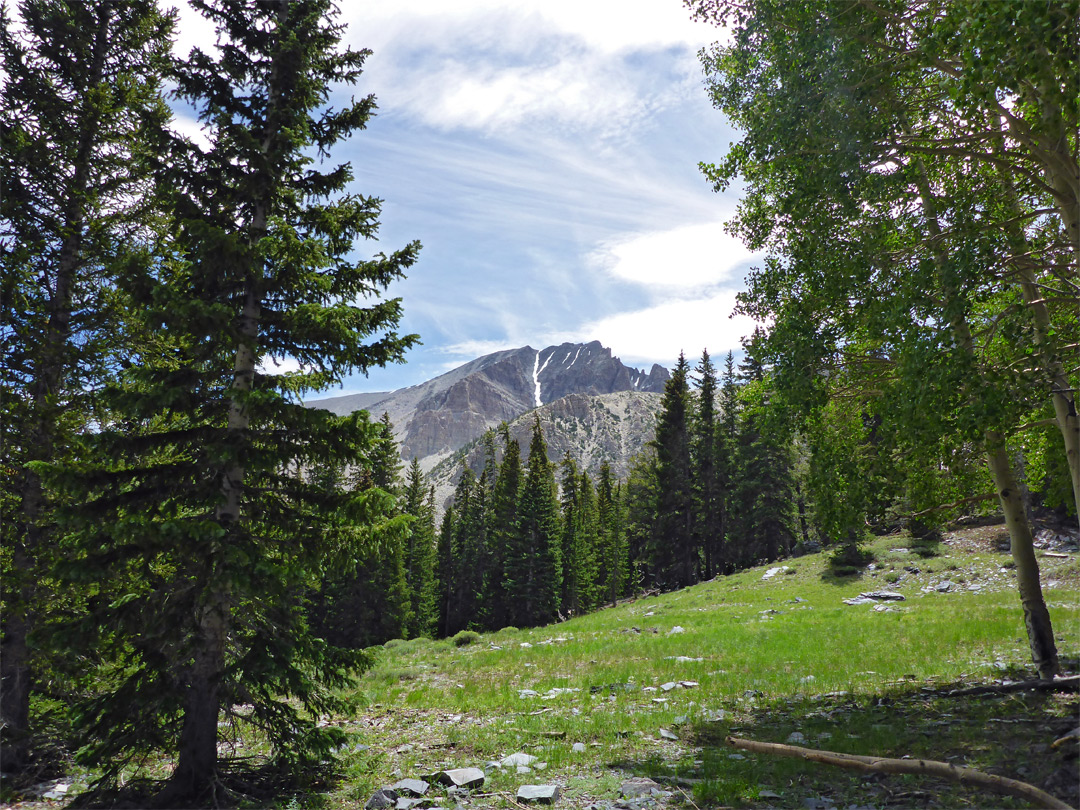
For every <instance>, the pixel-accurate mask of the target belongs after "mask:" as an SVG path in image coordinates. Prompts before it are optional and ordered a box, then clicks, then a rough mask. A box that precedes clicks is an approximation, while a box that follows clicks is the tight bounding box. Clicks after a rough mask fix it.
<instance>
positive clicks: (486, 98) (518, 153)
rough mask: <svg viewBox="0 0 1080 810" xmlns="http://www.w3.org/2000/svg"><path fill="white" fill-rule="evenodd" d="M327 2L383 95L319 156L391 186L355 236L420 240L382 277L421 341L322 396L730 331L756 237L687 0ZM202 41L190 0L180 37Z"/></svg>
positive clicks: (370, 182) (673, 343)
mask: <svg viewBox="0 0 1080 810" xmlns="http://www.w3.org/2000/svg"><path fill="white" fill-rule="evenodd" d="M340 5H341V7H342V15H341V18H340V19H341V21H342V22H345V23H346V24H347V25H348V32H347V35H346V41H347V42H348V44H349V45H351V46H353V47H355V48H369V49H371V50H372V51H373V55H372V56H371V57H370V58H369V60H368V62H367V65H366V70H365V73H364V76H363V78H362V80H361V83H360V85H359V87H358V88H356V89H355V93H356V95H358V96H359V95H366V94H367V93H374V94H375V96H376V97H377V99H378V105H379V112H378V115H377V116H376V117H375V118H374V119H373V120H372V121H371V122H370V123H369V125H368V128H367V129H366V130H365V131H362V132H357V133H355V134H354V135H353V137H352V138H351V139H350V140H349V141H348V142H347V143H342V144H339V146H338V148H337V149H336V150H335V152H334V154H333V156H332V157H333V158H334V159H335V160H336V161H348V162H350V163H351V164H352V166H353V170H354V173H355V176H356V179H355V183H354V185H355V191H357V192H359V193H363V194H367V195H375V196H378V197H381V198H382V199H383V200H384V206H383V215H382V218H381V221H382V226H381V229H380V234H379V240H378V242H376V243H371V242H369V243H366V244H358V245H357V250H358V252H359V253H360V254H361V255H364V254H372V253H375V252H377V251H380V250H384V251H387V252H389V251H391V250H394V249H396V248H398V247H401V246H403V245H404V244H405V243H407V242H408V241H410V240H412V239H419V240H420V241H421V242H422V243H423V245H424V248H423V250H422V251H421V255H420V260H419V262H418V263H417V264H416V265H415V266H414V267H413V268H412V270H411V272H410V275H409V278H408V279H407V280H405V281H402V282H400V283H396V284H395V285H394V286H393V287H392V288H391V290H390V291H389V294H390V295H392V296H400V297H401V298H402V299H403V302H404V308H405V317H404V320H403V322H402V325H401V326H402V331H403V332H415V333H418V334H419V335H420V337H421V340H422V341H423V345H422V346H420V347H417V348H415V349H413V350H412V351H411V352H410V353H409V356H408V363H407V364H406V365H402V366H392V367H389V368H386V369H374V370H372V372H371V374H370V376H369V377H368V378H364V377H363V376H357V377H355V378H353V379H350V380H348V381H347V382H346V383H345V385H344V387H343V389H342V390H341V391H340V392H339V391H330V392H327V395H336V394H337V393H351V392H357V391H380V390H391V389H395V388H400V387H403V386H406V385H412V384H415V383H419V382H422V381H424V380H426V379H430V378H431V377H433V376H436V375H437V374H440V373H442V372H443V371H446V370H449V369H450V368H453V367H455V366H458V365H460V364H462V363H464V362H468V361H469V360H471V359H473V358H475V357H478V356H480V355H481V354H485V353H488V352H491V351H495V350H498V349H505V348H515V347H518V346H524V345H531V346H533V347H534V348H542V347H544V346H547V345H551V344H556V343H561V342H564V341H589V340H600V341H601V342H602V343H603V344H604V345H606V346H608V347H610V348H611V349H612V351H613V352H614V354H615V355H616V356H619V357H621V358H622V360H623V361H624V362H625V363H627V364H629V365H635V366H639V367H645V368H648V367H649V366H651V364H652V363H654V362H657V363H661V364H663V365H666V366H671V365H672V364H673V362H674V360H675V358H676V357H677V355H678V353H679V351H680V349H682V350H685V351H686V353H687V356H688V357H691V358H696V357H697V356H699V355H700V353H701V350H702V348H706V347H707V348H708V350H709V352H710V354H712V355H713V356H714V357H720V356H721V355H723V354H724V353H726V352H727V351H728V349H738V348H739V339H740V337H741V336H742V335H744V334H746V333H748V332H749V331H750V330H751V329H752V324H750V322H749V321H748V320H747V319H745V318H734V319H732V318H730V317H729V316H730V314H731V308H732V305H733V302H734V295H735V293H736V292H737V291H738V290H739V289H740V288H741V286H742V280H743V278H744V276H745V274H746V270H747V269H748V268H749V266H750V264H751V262H752V257H750V256H749V255H748V254H747V252H746V250H745V248H744V247H743V246H742V245H741V243H739V242H738V241H737V240H734V239H732V238H731V237H730V236H728V235H726V234H725V233H724V230H723V223H724V221H725V220H726V219H727V218H729V217H730V216H731V215H732V213H733V212H734V210H735V205H736V203H737V190H733V191H729V192H728V193H727V194H725V195H718V194H716V193H714V192H713V191H712V190H711V188H710V187H709V184H708V183H707V181H706V180H705V178H704V177H703V176H702V175H701V173H700V171H699V170H698V163H699V161H705V162H711V161H715V160H718V159H720V158H721V157H722V156H723V154H724V151H725V149H726V147H727V144H728V143H729V141H730V140H731V139H732V138H733V137H734V136H733V133H732V131H731V129H730V127H729V126H728V124H727V122H726V121H725V119H724V117H723V116H722V115H721V114H720V113H719V112H717V111H715V110H713V109H712V107H711V105H710V102H709V99H708V97H707V96H706V94H705V90H704V88H703V86H702V76H701V68H700V65H699V63H698V60H697V55H696V54H697V51H698V49H699V48H701V47H702V46H704V45H707V44H709V43H711V42H713V41H715V40H716V39H719V38H720V37H721V36H722V33H723V32H721V31H720V30H719V29H716V28H714V27H712V26H709V25H706V24H703V23H696V22H692V21H691V20H690V18H689V13H688V12H687V11H686V10H685V9H684V8H683V6H682V4H681V3H680V2H679V0H647V2H642V3H635V4H626V3H623V2H608V0H574V1H573V2H563V0H536V1H535V2H534V1H533V0H515V2H513V3H499V2H493V1H489V0H462V1H461V2H457V1H456V0H455V1H450V2H447V0H443V1H442V2H438V1H437V0H397V2H385V0H381V1H378V2H375V1H372V2H369V1H368V0H360V1H355V0H343V2H341V4H340ZM209 42H213V33H212V30H208V29H207V27H206V23H205V22H204V21H203V20H201V18H198V17H197V16H192V15H191V14H190V12H187V11H186V10H185V11H184V13H183V14H182V17H181V26H180V32H179V38H178V42H177V48H178V49H179V50H181V51H182V52H184V53H186V52H187V49H189V48H190V47H191V45H194V44H200V45H203V46H204V47H205V45H206V44H208V43H209ZM182 124H183V122H182ZM287 365H288V362H287V361H286V363H285V364H284V367H287Z"/></svg>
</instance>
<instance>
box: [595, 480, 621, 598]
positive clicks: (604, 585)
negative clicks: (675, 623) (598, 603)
mask: <svg viewBox="0 0 1080 810" xmlns="http://www.w3.org/2000/svg"><path fill="white" fill-rule="evenodd" d="M622 511H623V510H622V504H621V502H620V499H619V492H618V490H617V489H616V484H615V480H614V476H613V475H612V473H611V465H610V464H609V463H608V462H607V461H604V462H603V464H601V465H600V478H599V481H598V482H597V486H596V522H597V541H596V582H597V588H598V594H599V598H600V600H602V601H605V602H609V603H610V604H612V605H614V604H615V603H616V602H617V601H618V599H619V597H620V596H622V595H623V593H624V589H625V587H626V583H627V581H628V578H629V560H628V558H627V547H626V534H625V530H624V528H623V521H622Z"/></svg>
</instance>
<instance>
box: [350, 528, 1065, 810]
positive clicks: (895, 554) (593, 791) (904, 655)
mask: <svg viewBox="0 0 1080 810" xmlns="http://www.w3.org/2000/svg"><path fill="white" fill-rule="evenodd" d="M899 548H909V549H910V541H907V540H906V538H902V537H899V538H898V537H891V538H881V539H878V540H877V541H876V542H875V543H873V544H872V546H871V548H870V550H871V551H872V553H873V554H874V558H875V562H874V566H875V570H873V571H866V570H863V571H861V572H860V573H859V574H857V575H855V576H846V577H845V576H837V575H836V574H835V572H833V571H832V570H831V569H830V568H829V567H828V566H827V565H826V561H825V559H824V558H823V557H822V556H821V555H814V556H811V557H803V558H799V559H796V560H793V561H788V562H787V564H788V565H789V566H790V567H791V568H792V569H794V570H792V571H788V572H785V573H783V574H777V575H776V576H774V577H773V578H771V579H769V580H763V579H762V575H763V573H764V570H765V567H762V568H758V569H753V570H750V571H746V572H742V573H740V574H737V575H735V576H731V577H726V578H722V579H718V580H715V581H713V582H709V583H704V584H702V585H698V586H696V587H694V588H690V589H687V590H685V591H680V592H675V593H670V594H662V595H658V596H652V597H648V598H645V599H640V600H637V601H633V602H629V603H625V604H621V605H619V606H618V607H615V608H610V609H606V610H603V611H599V612H597V613H594V614H591V615H588V616H583V617H579V618H575V619H572V620H570V621H566V622H563V623H561V624H558V625H554V626H551V627H545V628H536V629H531V630H516V629H513V628H511V629H507V630H503V631H500V632H498V633H492V634H487V635H484V636H483V637H482V638H481V639H480V640H478V641H475V642H474V643H472V644H469V645H467V646H464V647H454V646H452V645H450V644H448V643H447V642H432V641H424V640H416V641H412V642H409V643H408V644H397V645H393V646H392V647H391V648H390V649H385V650H382V651H381V652H380V654H379V660H378V663H377V664H376V666H375V667H374V669H372V670H371V671H370V672H369V673H367V674H366V675H365V676H364V677H363V679H362V680H361V682H360V684H359V689H360V691H361V692H362V693H363V695H364V697H365V699H366V700H365V702H366V704H367V705H368V707H369V708H368V709H367V710H366V713H365V716H363V717H358V718H351V719H346V720H345V722H346V724H347V725H348V727H349V728H350V729H351V730H355V733H356V735H357V739H358V740H359V739H362V740H363V742H364V743H366V744H368V745H370V746H371V749H370V750H371V752H376V751H377V752H378V753H368V754H365V755H364V756H365V757H366V758H367V759H368V760H377V761H378V763H379V765H378V767H376V768H374V769H373V772H372V773H373V776H374V777H375V778H374V780H373V781H371V780H369V781H368V782H366V783H365V789H366V788H367V786H375V787H377V786H378V785H377V784H376V783H378V782H379V778H378V775H379V774H382V775H383V776H382V779H383V782H382V783H384V784H385V783H389V782H392V781H394V779H395V778H396V777H394V776H392V773H394V772H398V771H400V772H401V773H402V774H404V775H405V776H418V775H423V774H425V773H430V772H433V771H436V770H439V769H441V768H445V767H462V766H481V767H482V766H483V764H484V763H485V762H486V761H488V760H498V759H501V758H503V757H505V756H507V755H508V754H511V753H514V752H515V751H520V750H524V751H527V752H529V753H532V754H534V755H536V756H538V757H540V759H541V761H545V762H546V763H547V765H548V767H547V770H546V771H544V772H543V773H534V774H525V775H518V774H516V773H506V772H503V773H499V772H494V773H493V774H491V775H489V782H488V784H487V785H486V786H485V788H484V791H485V793H490V794H501V793H512V792H513V791H514V790H516V787H517V786H518V785H520V784H523V783H527V782H539V781H552V780H554V781H557V782H559V783H560V784H561V785H563V787H564V788H565V789H566V798H565V799H564V800H563V801H564V802H568V803H571V804H579V805H584V804H585V803H587V802H588V801H592V800H604V799H608V800H610V799H614V798H617V791H618V785H619V783H620V780H622V779H624V778H626V777H628V776H629V775H648V776H651V777H652V778H656V779H658V780H659V781H663V782H665V783H666V784H667V785H668V786H669V787H671V788H672V789H673V790H675V797H674V798H678V799H680V800H682V801H684V802H687V807H689V806H690V805H689V803H688V802H689V801H691V800H692V801H693V802H694V803H695V804H697V805H698V806H699V807H706V806H720V805H737V806H762V807H764V806H766V805H767V804H768V803H769V802H770V801H771V802H773V803H776V802H780V806H787V804H784V803H785V802H788V803H790V804H792V805H794V806H801V798H796V797H798V796H801V797H807V796H817V795H825V796H829V797H830V798H833V799H835V800H836V801H838V802H839V801H840V800H841V799H842V798H843V799H845V800H850V801H851V802H855V803H860V804H873V803H874V802H875V801H877V802H880V801H882V800H883V799H884V798H887V797H888V796H894V797H896V796H899V797H900V800H901V803H900V804H899V805H897V804H896V802H895V801H894V802H893V804H891V805H890V806H905V805H904V804H903V803H902V800H903V796H904V795H906V794H910V797H911V801H912V804H913V805H919V804H920V801H922V800H921V798H920V797H921V795H922V793H923V792H925V791H927V790H929V791H930V792H931V793H933V794H934V795H935V796H938V797H939V798H940V800H941V801H943V802H944V804H943V805H941V806H958V807H962V806H979V801H980V799H979V797H972V796H971V794H970V791H969V790H967V789H961V788H957V787H954V786H947V785H944V784H943V783H942V784H933V785H931V786H930V787H929V788H928V787H927V784H928V783H927V780H914V779H910V778H899V777H890V778H889V782H888V784H887V785H883V784H878V783H877V782H876V781H871V782H867V781H866V780H865V779H863V778H862V777H861V776H859V775H851V774H849V773H847V772H838V771H830V770H825V769H822V767H821V766H808V765H806V764H805V763H800V762H797V761H793V760H773V761H769V760H768V759H766V758H762V757H759V756H755V755H751V754H746V755H745V758H743V759H738V758H736V759H732V758H730V757H731V755H732V754H733V753H735V752H734V750H733V749H731V748H728V747H727V746H725V745H724V744H723V738H724V737H725V736H726V735H727V734H729V733H737V734H742V735H745V736H748V737H752V738H755V739H765V740H770V741H775V742H783V741H784V740H785V739H786V738H787V736H788V735H789V734H791V733H792V732H793V731H796V730H799V731H800V732H801V733H803V734H804V735H805V736H806V737H807V739H808V740H809V742H808V743H807V744H808V745H810V746H811V747H815V746H816V747H821V748H826V749H830V750H840V751H850V752H852V753H865V754H880V755H885V756H903V755H905V754H909V755H912V756H922V757H927V758H936V759H949V758H952V759H953V760H954V761H957V762H961V763H963V764H967V765H971V766H973V767H988V768H990V769H992V770H994V771H995V772H1001V773H1004V774H1005V775H1010V776H1013V777H1014V778H1020V779H1024V778H1025V776H1024V774H1023V773H1017V772H1016V771H1015V770H1013V771H1009V770H1008V767H1009V765H1010V761H1011V764H1012V766H1013V767H1014V768H1015V767H1021V768H1024V769H1027V770H1031V769H1034V770H1033V771H1032V772H1031V773H1030V774H1029V775H1028V778H1029V779H1031V781H1033V782H1036V783H1038V781H1039V779H1040V778H1041V779H1042V780H1043V781H1046V780H1051V781H1052V776H1053V774H1052V773H1051V771H1052V770H1053V769H1054V768H1060V766H1061V765H1062V763H1061V761H1060V759H1061V757H1057V758H1054V757H1048V756H1041V757H1040V756H1029V757H1027V758H1023V762H1020V763H1019V765H1018V763H1017V753H1016V751H1017V749H1018V748H1019V749H1021V750H1023V749H1024V745H1027V746H1028V747H1029V749H1030V746H1036V750H1041V749H1038V746H1039V745H1043V746H1044V747H1045V745H1046V744H1048V743H1049V742H1051V741H1052V739H1049V738H1048V735H1049V734H1050V733H1051V732H1050V731H1048V728H1049V727H1053V728H1057V727H1058V726H1062V724H1064V725H1068V723H1069V722H1070V720H1069V718H1070V717H1071V716H1074V715H1075V714H1076V711H1077V702H1076V700H1075V698H1062V697H1060V696H1027V697H1022V698H1017V697H1010V698H1007V699H981V700H979V701H974V700H959V699H956V698H946V697H942V696H941V694H940V693H941V692H942V690H943V688H944V687H945V686H946V685H948V684H956V683H961V682H963V683H967V682H973V681H990V680H992V679H994V678H998V677H1001V676H1002V674H1003V672H1011V673H1013V674H1014V675H1016V674H1018V672H1019V671H1020V670H1026V669H1029V668H1030V667H1029V656H1028V652H1027V643H1026V637H1025V631H1024V626H1023V620H1022V615H1021V611H1020V604H1019V598H1018V596H1017V593H1016V590H1015V583H1014V576H1013V572H1012V571H1011V570H1010V569H1009V568H1008V566H1007V565H1006V563H1007V561H1008V557H1007V555H1002V554H998V553H989V552H987V553H965V552H961V551H954V550H950V548H949V546H948V545H947V544H943V545H942V546H941V548H940V549H939V551H940V556H938V557H935V558H933V559H929V560H928V559H924V558H922V557H919V556H918V555H917V554H916V553H915V552H914V551H912V550H908V551H898V550H897V549H899ZM1041 564H1042V567H1043V578H1044V582H1048V581H1050V580H1055V581H1056V582H1057V586H1056V587H1054V588H1052V589H1048V590H1047V591H1046V596H1047V601H1048V603H1049V606H1050V612H1051V617H1052V619H1053V621H1054V627H1055V633H1056V636H1057V639H1058V644H1059V648H1060V650H1061V652H1062V655H1063V657H1066V658H1070V657H1072V658H1075V657H1076V654H1077V651H1078V650H1080V632H1078V631H1080V626H1078V625H1080V623H1078V621H1077V620H1078V617H1080V616H1078V591H1077V587H1076V586H1077V581H1078V580H1080V566H1077V564H1076V562H1075V561H1074V560H1072V559H1060V558H1045V557H1044V558H1043V559H1042V560H1041ZM905 567H907V568H917V569H919V570H918V573H912V572H910V571H908V570H905ZM944 580H949V581H950V582H952V583H954V585H953V590H952V591H951V592H948V593H938V592H936V591H934V590H932V589H931V590H930V591H929V592H927V593H924V592H923V588H931V586H933V585H935V584H937V583H939V582H941V581H944ZM973 586H981V587H979V589H978V590H974V589H972V588H973ZM885 589H888V590H892V591H899V592H900V593H902V594H904V595H905V596H906V601H904V602H899V603H895V604H891V605H890V607H892V608H893V609H892V610H890V611H887V612H886V611H875V610H874V609H873V606H848V605H845V604H844V603H843V601H842V600H843V599H845V598H848V597H851V596H855V595H857V594H858V593H860V592H862V591H870V590H885ZM772 611H775V612H772ZM676 627H681V628H683V631H682V632H672V631H673V628H676ZM522 644H529V645H532V646H530V647H523V646H521V645H522ZM678 657H683V658H686V659H698V658H700V659H701V660H700V661H698V660H678ZM388 672H390V673H397V675H395V677H392V678H391V677H387V675H386V674H385V673H388ZM401 673H408V677H401ZM670 681H675V682H680V681H694V682H697V684H698V685H697V686H695V687H692V688H683V687H677V688H675V689H673V690H671V691H669V692H664V691H663V690H662V689H661V688H660V687H661V685H662V684H664V683H667V682H670ZM523 689H532V690H534V691H536V692H539V693H540V696H538V697H526V698H521V697H519V692H520V690H523ZM552 689H574V690H577V691H574V692H569V693H562V694H557V695H556V694H552V695H550V696H548V693H549V692H550V690H552ZM837 692H842V693H846V694H843V695H833V696H831V697H823V696H825V695H829V694H830V693H837ZM721 713H722V716H723V718H724V719H723V720H719V721H717V720H716V718H718V717H720V716H721ZM996 715H1001V716H1000V717H997V719H1009V720H1017V722H1015V723H1014V722H1009V723H993V722H990V720H991V719H993V717H992V716H996ZM841 718H842V719H841ZM1025 718H1028V719H1027V720H1025ZM1055 723H1056V724H1057V725H1056V726H1055ZM661 728H663V729H666V730H669V731H674V732H675V733H676V734H677V735H678V736H679V740H678V741H675V742H673V741H669V740H665V739H661V738H660V729H661ZM822 735H824V736H822ZM1025 735H1026V736H1025ZM1029 737H1030V739H1029ZM576 742H580V743H584V744H585V745H586V751H585V752H584V753H575V752H573V751H572V750H571V746H572V745H573V744H574V743H576ZM404 745H412V746H413V747H412V748H411V749H408V750H405V751H400V749H401V747H402V746H404ZM1073 762H1074V763H1075V760H1074V761H1073ZM1040 768H1041V770H1039V769H1040ZM1073 768H1074V770H1075V764H1074V765H1073ZM1073 781H1075V779H1074V780H1073ZM871 788H873V790H871ZM762 790H766V791H771V792H772V793H776V794H777V795H779V796H781V797H782V798H781V799H769V800H768V801H766V800H758V799H757V796H758V793H759V792H760V791H762ZM341 795H342V797H344V796H345V795H349V796H350V798H351V799H355V798H356V796H357V794H356V793H355V792H351V793H350V792H349V791H348V790H347V789H345V792H344V793H342V794H341ZM875 796H877V798H876V799H875V798H874V797H875ZM986 800H987V799H986V797H985V796H983V797H981V801H983V802H985V801H986ZM476 801H478V800H477V799H474V804H475V803H476ZM479 801H481V803H486V804H491V805H500V804H505V801H504V800H503V797H502V796H501V795H490V796H487V797H486V798H484V799H482V800H479ZM992 801H993V802H994V803H995V804H994V806H997V805H998V804H1000V806H1003V807H1013V806H1021V805H1019V804H1017V803H1015V802H1013V803H1011V804H1010V802H1011V801H1012V800H1010V799H1007V798H1004V797H993V799H992ZM1074 801H1075V799H1074ZM972 802H974V804H972ZM331 804H333V802H331ZM346 804H347V802H345V801H343V802H342V804H341V805H340V806H345V805H346ZM841 806H843V805H841ZM983 806H985V804H984V805H983Z"/></svg>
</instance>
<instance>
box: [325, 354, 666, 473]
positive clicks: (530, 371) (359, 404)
mask: <svg viewBox="0 0 1080 810" xmlns="http://www.w3.org/2000/svg"><path fill="white" fill-rule="evenodd" d="M668 376H669V375H668V372H667V370H666V369H665V368H663V367H662V366H658V365H654V366H653V367H652V369H651V371H650V372H649V373H648V374H646V373H645V372H644V371H640V370H638V369H635V368H630V367H628V366H625V365H623V363H622V361H620V360H619V358H617V357H613V356H612V354H611V350H610V349H607V348H605V347H604V346H602V345H601V344H600V343H599V342H596V341H594V342H592V343H564V344H562V345H561V346H549V347H547V348H546V349H541V350H539V351H537V350H536V349H533V348H532V347H530V346H525V347H523V348H520V349H511V350H508V351H503V352H496V353H494V354H489V355H485V356H484V357H481V358H478V359H476V360H473V361H472V362H471V363H466V364H465V365H463V366H461V367H460V368H457V369H454V370H453V371H450V372H448V373H447V374H443V375H441V376H439V377H436V378H435V379H433V380H429V381H428V382H426V383H421V384H420V385H416V386H412V387H411V388H404V389H401V390H400V391H393V392H389V393H385V394H356V395H352V396H345V397H334V398H331V399H323V400H316V401H313V402H310V403H308V404H309V405H311V406H312V407H318V408H326V409H327V410H330V411H333V412H334V413H338V414H345V413H351V412H352V411H354V410H359V409H365V410H368V411H370V412H371V414H372V415H373V416H375V417H377V416H380V415H381V414H382V413H383V412H386V413H389V414H390V419H391V421H392V422H393V423H394V425H395V428H396V430H397V434H398V440H399V441H400V443H401V456H402V459H404V460H406V461H408V460H411V459H412V458H413V457H416V458H418V459H419V460H420V464H421V467H423V469H424V470H425V471H427V470H431V469H432V468H433V467H434V466H435V465H436V464H438V463H439V462H440V461H442V460H443V459H445V458H447V457H449V456H450V455H451V454H452V453H454V452H455V451H457V450H459V449H460V448H462V447H464V446H465V445H466V444H468V443H469V442H470V441H473V440H474V439H477V438H478V437H479V436H480V435H481V434H483V432H484V431H485V430H486V429H487V428H489V427H495V426H497V425H499V424H500V423H502V422H511V421H513V420H514V419H515V418H517V417H519V416H521V415H522V414H524V413H526V412H527V411H530V410H532V409H534V408H538V407H541V406H543V405H545V404H548V403H553V402H555V401H557V400H562V399H563V398H564V397H566V396H567V395H571V394H579V395H602V394H613V393H618V392H627V393H631V392H637V393H654V394H657V393H661V392H663V390H664V383H665V382H666V381H667V379H668ZM567 407H568V406H567ZM575 407H576V406H575ZM567 418H569V417H567ZM649 435H651V431H650V434H649ZM526 444H527V442H526Z"/></svg>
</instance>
